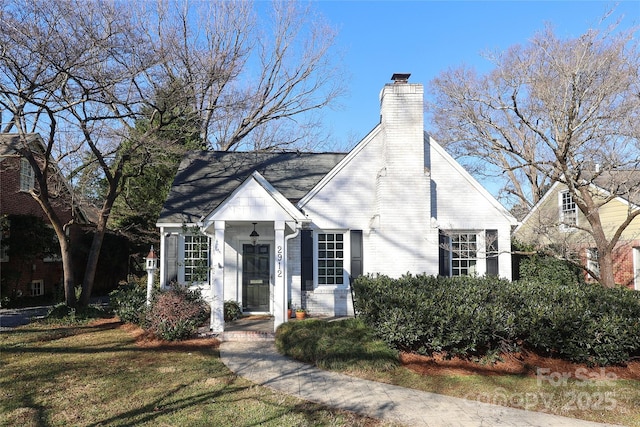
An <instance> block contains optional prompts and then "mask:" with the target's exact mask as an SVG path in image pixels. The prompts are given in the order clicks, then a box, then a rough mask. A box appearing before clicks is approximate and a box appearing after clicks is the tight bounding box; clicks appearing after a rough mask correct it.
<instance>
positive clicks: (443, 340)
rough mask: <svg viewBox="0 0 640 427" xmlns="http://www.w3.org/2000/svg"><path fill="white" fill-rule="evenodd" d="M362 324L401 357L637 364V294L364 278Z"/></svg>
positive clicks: (490, 281)
mask: <svg viewBox="0 0 640 427" xmlns="http://www.w3.org/2000/svg"><path fill="white" fill-rule="evenodd" d="M353 286H354V292H355V294H356V301H355V305H356V306H355V309H356V311H357V313H358V316H359V317H361V318H362V319H363V320H364V322H365V323H367V324H368V325H369V326H371V327H372V328H373V329H374V330H375V331H377V333H378V334H379V336H380V338H382V339H383V340H384V341H386V342H387V343H388V344H389V345H391V346H393V347H395V348H397V349H399V350H404V351H411V352H417V353H421V354H431V353H433V352H444V353H446V354H448V355H450V356H460V357H485V356H491V355H495V354H497V353H499V352H503V351H515V350H518V349H519V348H521V347H524V348H527V349H531V350H534V351H536V352H538V353H541V354H546V355H551V356H556V357H561V358H563V359H567V360H571V361H574V362H586V363H589V364H598V365H610V364H620V363H624V362H626V361H628V360H629V359H631V358H632V357H637V356H640V293H638V292H634V291H629V290H626V289H606V288H603V287H602V286H600V285H598V284H577V283H576V284H567V283H563V281H562V280H557V281H555V280H554V281H551V282H550V283H541V282H540V281H538V280H531V279H527V280H521V281H518V282H509V281H506V280H501V279H497V278H493V277H482V278H478V277H455V278H443V277H433V276H426V275H421V276H411V275H405V276H403V277H401V278H399V279H391V278H389V277H386V276H377V277H371V276H368V277H366V276H362V277H359V278H358V279H357V280H356V281H355V282H354V284H353Z"/></svg>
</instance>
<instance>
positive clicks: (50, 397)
mask: <svg viewBox="0 0 640 427" xmlns="http://www.w3.org/2000/svg"><path fill="white" fill-rule="evenodd" d="M215 344H216V343H215V341H214V340H199V341H189V342H186V343H182V344H172V345H165V346H148V345H147V346H144V345H140V344H139V343H138V342H136V338H135V337H134V335H133V333H132V331H131V328H127V327H123V326H122V325H121V324H120V323H118V322H115V321H114V320H112V319H109V320H103V321H99V322H95V323H75V324H73V323H71V322H65V323H63V324H59V323H58V324H55V323H54V324H51V323H32V324H30V325H26V326H24V327H20V328H16V329H15V330H11V331H8V332H2V333H1V335H0V426H17V425H19V426H63V425H73V426H98V425H109V426H125V425H126V426H130V425H153V426H157V425H159V426H202V425H215V426H256V425H261V426H262V425H264V426H314V425H318V426H376V425H388V424H385V423H382V422H378V421H376V420H372V419H370V418H365V417H360V416H357V415H354V414H352V413H349V412H344V411H338V410H332V409H329V408H326V407H323V406H321V405H317V404H313V403H309V402H305V401H302V400H299V399H296V398H293V397H290V396H288V395H285V394H283V393H279V392H275V391H272V390H270V389H268V388H264V387H260V386H256V385H254V384H252V383H250V382H248V381H246V380H244V379H242V378H238V377H236V376H235V375H234V374H233V373H232V372H230V371H229V370H228V369H227V368H226V367H225V366H224V365H223V364H222V362H221V361H220V358H219V354H218V350H217V346H216V345H215Z"/></svg>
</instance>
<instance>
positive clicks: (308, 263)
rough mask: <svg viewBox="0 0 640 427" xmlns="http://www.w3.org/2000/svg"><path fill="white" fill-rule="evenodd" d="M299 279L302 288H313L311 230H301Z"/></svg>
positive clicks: (306, 289) (309, 289)
mask: <svg viewBox="0 0 640 427" xmlns="http://www.w3.org/2000/svg"><path fill="white" fill-rule="evenodd" d="M300 245H301V247H300V261H301V263H302V264H301V266H300V267H301V268H300V276H301V277H300V279H301V280H302V290H303V291H312V290H313V231H312V230H302V231H301V243H300Z"/></svg>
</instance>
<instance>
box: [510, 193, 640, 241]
mask: <svg viewBox="0 0 640 427" xmlns="http://www.w3.org/2000/svg"><path fill="white" fill-rule="evenodd" d="M559 185H561V183H560V182H559V181H556V182H554V183H553V185H552V186H551V188H549V190H547V192H546V193H544V196H542V198H541V199H540V200H538V203H536V204H535V206H534V207H532V208H531V210H530V211H529V213H528V214H527V216H525V217H524V219H523V220H522V222H520V225H518V227H516V229H515V230H514V231H513V233H514V234H515V233H517V232H518V230H520V228H522V226H523V225H524V224H525V223H526V222H527V221H529V218H531V216H532V215H533V214H535V212H536V211H537V210H538V209H540V207H541V206H542V205H543V204H544V203H545V202H546V200H547V198H549V197H551V195H552V194H557V193H558V189H557V187H558V186H559ZM562 185H565V186H566V184H562ZM589 187H591V188H594V189H596V190H597V191H601V192H603V193H605V194H607V195H611V193H610V192H609V191H607V190H605V189H604V188H602V187H599V186H597V185H595V184H593V183H590V184H589ZM615 200H618V201H619V202H620V203H622V204H624V205H627V206H629V207H630V208H631V209H633V210H635V209H640V206H637V205H636V204H634V203H631V202H630V201H629V200H627V199H625V198H624V197H622V196H616V197H615Z"/></svg>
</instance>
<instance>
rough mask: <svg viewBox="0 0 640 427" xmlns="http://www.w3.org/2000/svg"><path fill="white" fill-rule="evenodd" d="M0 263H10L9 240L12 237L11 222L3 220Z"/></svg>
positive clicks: (0, 239) (6, 219) (0, 238)
mask: <svg viewBox="0 0 640 427" xmlns="http://www.w3.org/2000/svg"><path fill="white" fill-rule="evenodd" d="M0 220H1V225H2V228H1V233H2V234H0V262H9V238H10V237H11V221H9V219H8V218H1V219H0Z"/></svg>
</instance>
